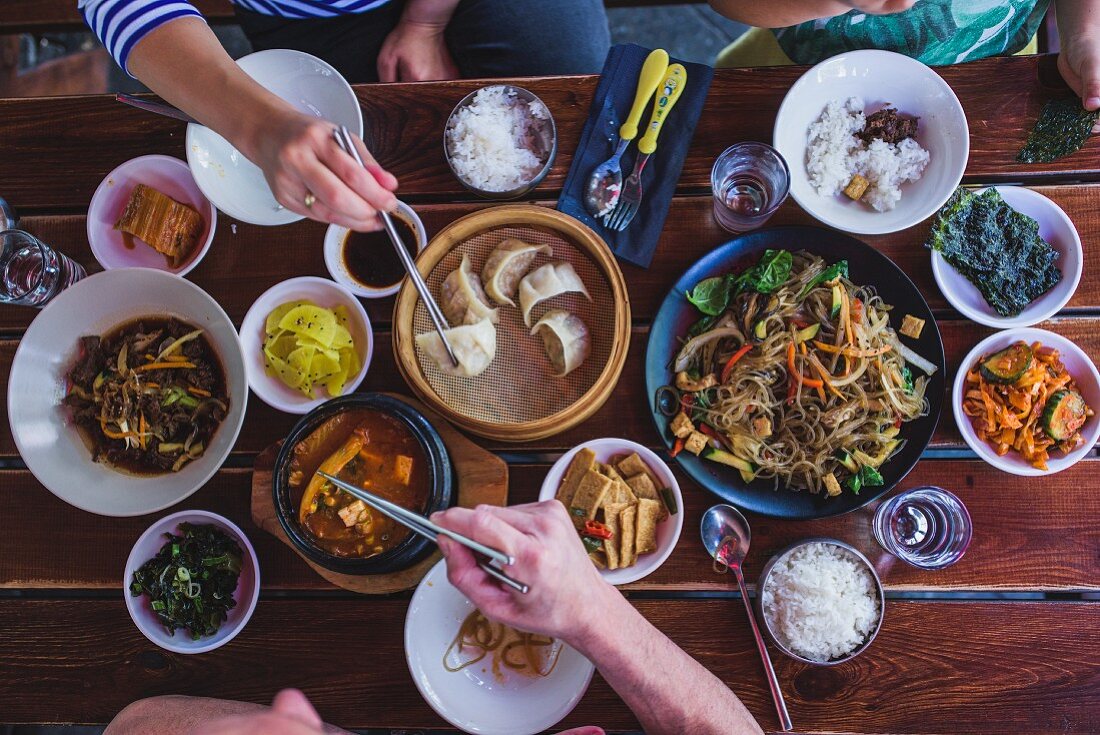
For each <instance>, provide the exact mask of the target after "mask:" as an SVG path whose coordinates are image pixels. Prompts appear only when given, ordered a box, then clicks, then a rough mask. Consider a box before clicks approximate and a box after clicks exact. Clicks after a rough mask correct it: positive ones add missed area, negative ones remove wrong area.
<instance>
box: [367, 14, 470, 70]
mask: <svg viewBox="0 0 1100 735" xmlns="http://www.w3.org/2000/svg"><path fill="white" fill-rule="evenodd" d="M456 7H458V0H408V2H407V3H406V4H405V9H404V11H402V13H401V20H400V21H399V22H398V24H397V27H396V28H394V29H393V30H392V31H390V34H389V35H388V36H386V40H385V41H384V42H383V43H382V49H381V50H380V51H379V53H378V79H379V81H382V82H430V81H435V80H440V79H457V78H458V77H459V70H458V66H456V65H455V62H454V59H453V58H451V52H450V50H449V49H448V48H447V41H446V38H445V36H444V32H445V31H446V30H447V24H448V23H450V22H451V16H453V15H454V12H455V8H456Z"/></svg>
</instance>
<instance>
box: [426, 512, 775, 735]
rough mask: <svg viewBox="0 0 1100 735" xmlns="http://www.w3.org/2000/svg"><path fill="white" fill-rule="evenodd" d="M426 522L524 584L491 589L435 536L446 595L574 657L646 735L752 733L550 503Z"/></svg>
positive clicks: (732, 702)
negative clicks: (492, 556)
mask: <svg viewBox="0 0 1100 735" xmlns="http://www.w3.org/2000/svg"><path fill="white" fill-rule="evenodd" d="M432 520H434V521H436V522H437V523H439V524H440V525H442V526H445V527H447V528H449V529H451V530H454V531H457V532H459V533H463V534H465V535H467V536H470V537H472V538H474V539H476V540H478V541H481V542H482V543H485V544H488V545H490V546H494V547H496V548H498V549H501V550H503V551H505V552H506V553H508V554H511V555H512V556H514V557H515V558H516V563H515V564H514V565H512V566H509V567H507V568H506V570H507V571H508V573H509V574H510V575H512V576H513V577H515V578H516V579H519V580H520V581H522V582H526V583H527V584H529V585H530V587H531V590H530V592H528V594H526V595H521V594H518V593H516V592H514V591H512V590H511V589H505V588H503V587H501V586H500V585H498V584H497V583H496V582H495V581H493V580H492V579H491V578H490V577H489V576H488V575H487V574H485V572H483V571H482V570H481V569H479V568H478V567H477V564H476V562H475V560H474V557H473V555H472V554H471V553H470V551H469V550H468V549H466V548H465V547H463V546H460V545H459V544H457V543H455V542H454V541H451V540H450V539H447V538H445V537H442V536H441V537H440V538H439V548H440V550H441V551H442V552H443V555H444V556H445V557H446V558H447V576H448V579H450V581H451V583H452V584H453V585H454V586H455V587H457V588H458V589H459V590H461V591H462V593H463V594H465V595H466V596H467V597H469V598H470V600H471V601H473V603H474V604H475V605H477V607H478V608H479V609H480V610H481V611H482V612H483V613H484V614H485V615H486V616H487V617H489V618H491V619H493V620H497V621H500V622H502V623H504V624H506V625H511V626H513V627H515V628H519V629H521V630H526V631H529V632H533V633H542V634H544V635H549V636H552V637H554V638H558V639H561V640H563V641H565V642H566V643H568V644H569V645H571V646H573V647H574V648H576V649H577V650H578V651H580V652H581V653H582V654H584V655H585V656H586V657H587V658H588V659H589V660H590V661H592V662H593V663H594V664H595V665H596V667H597V668H598V669H599V670H600V674H602V675H603V677H604V679H606V680H607V682H608V683H609V684H610V685H611V686H612V687H613V688H614V689H615V691H616V692H618V694H619V696H620V697H622V698H623V701H624V702H626V704H627V706H628V707H630V709H631V710H632V711H633V712H634V714H635V715H636V716H637V717H638V720H639V721H640V722H641V723H642V727H643V729H644V730H645V731H646V732H647V733H649V735H660V734H661V733H669V734H670V735H671V734H673V733H675V734H677V735H678V734H679V733H685V732H690V733H697V734H698V735H748V734H749V733H752V734H753V735H759V734H760V733H761V732H762V731H761V729H760V726H759V725H757V724H756V721H755V720H754V719H753V717H752V715H751V714H749V712H748V710H746V709H745V706H744V705H743V704H741V701H740V700H739V699H738V698H737V696H736V695H735V694H734V693H733V692H732V691H730V690H729V689H728V688H727V687H726V686H725V684H723V683H722V682H721V681H719V680H718V678H717V677H715V676H714V675H713V674H711V673H710V672H709V671H707V670H706V669H705V668H704V667H703V666H702V665H700V664H699V663H698V662H697V661H695V660H694V659H692V658H691V657H690V656H689V655H687V654H686V653H685V652H684V651H683V650H681V649H680V648H678V647H677V646H676V644H675V643H673V642H672V641H670V640H669V639H668V638H667V637H666V636H665V635H664V634H663V633H661V632H660V631H659V630H657V629H656V628H654V627H653V625H651V624H650V623H649V621H647V620H646V619H645V618H644V617H643V616H642V615H640V614H639V613H638V611H637V610H635V609H634V607H633V606H632V605H631V604H630V603H629V602H627V600H626V598H624V597H623V596H622V595H621V594H620V593H619V591H618V590H617V589H615V588H614V587H612V586H611V585H609V584H607V583H606V582H604V581H603V578H602V577H600V574H599V572H598V571H596V568H595V567H594V566H593V564H592V562H591V561H590V560H589V559H588V556H587V555H586V554H585V553H584V547H583V546H582V545H581V543H580V541H579V540H578V538H577V532H576V530H575V529H574V528H573V523H572V521H571V520H570V519H569V515H568V514H567V513H566V511H565V507H564V506H563V505H562V504H561V503H559V502H558V501H556V500H550V501H546V502H543V503H536V504H533V505H519V506H513V507H510V508H497V507H493V506H479V507H478V508H477V509H476V510H469V509H467V508H452V509H450V510H448V511H445V512H443V513H437V514H435V515H433V516H432ZM593 610H599V611H600V614H599V615H593V614H592V611H593Z"/></svg>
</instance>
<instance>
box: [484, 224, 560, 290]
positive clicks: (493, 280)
mask: <svg viewBox="0 0 1100 735" xmlns="http://www.w3.org/2000/svg"><path fill="white" fill-rule="evenodd" d="M552 252H554V251H553V249H552V248H551V247H550V246H549V245H529V244H527V243H525V242H524V241H523V240H517V239H515V238H508V239H507V240H504V241H503V242H501V243H500V245H497V246H496V248H494V249H493V252H491V253H489V257H488V258H486V259H485V265H484V267H482V269H481V280H482V282H483V283H484V284H485V291H486V293H488V294H489V298H491V299H492V300H493V301H495V302H497V303H498V304H508V306H515V305H516V302H515V301H513V300H512V299H513V298H515V295H516V289H517V288H518V287H519V279H521V278H523V276H524V274H525V273H527V271H528V270H530V268H531V264H532V263H534V262H535V258H537V257H538V255H539V253H542V254H543V255H550V253H552Z"/></svg>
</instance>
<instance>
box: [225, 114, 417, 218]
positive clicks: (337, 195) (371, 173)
mask: <svg viewBox="0 0 1100 735" xmlns="http://www.w3.org/2000/svg"><path fill="white" fill-rule="evenodd" d="M332 131H333V125H332V124H331V123H328V122H325V121H324V120H319V119H318V118H316V117H312V116H310V115H306V114H304V113H301V112H298V111H297V110H292V109H289V108H288V109H286V110H281V111H279V112H277V113H274V114H272V115H269V116H267V118H266V119H265V120H264V123H263V125H262V126H261V127H260V129H258V130H257V131H256V134H255V135H254V136H252V139H253V141H254V142H253V143H252V144H250V145H248V146H247V148H242V152H244V153H245V155H246V156H248V158H250V159H251V160H252V161H253V162H255V163H256V165H257V166H259V167H260V168H261V169H262V170H263V172H264V176H265V177H266V178H267V183H268V186H270V187H271V191H272V193H273V194H274V195H275V199H276V201H278V202H279V204H281V205H283V206H284V207H286V208H287V209H289V210H290V211H292V212H296V213H298V214H301V215H304V216H306V217H309V218H310V219H315V220H318V221H320V222H329V223H334V224H337V225H343V226H344V227H349V228H351V229H353V230H358V231H364V232H365V231H370V230H377V229H381V227H382V223H381V221H380V219H379V218H378V212H379V211H382V210H385V211H392V210H393V208H394V207H395V206H396V205H397V198H396V197H395V196H394V194H393V192H394V190H395V189H396V188H397V179H395V178H394V176H393V174H391V173H389V172H388V171H386V170H385V169H383V168H382V167H381V166H379V165H378V162H377V161H376V160H375V159H374V156H372V155H371V154H370V152H369V151H367V147H366V146H365V145H364V144H363V141H361V140H360V139H359V138H358V137H355V138H354V140H355V143H356V146H357V147H358V148H359V155H360V156H362V158H363V161H364V163H366V168H364V167H362V166H360V165H359V164H358V163H356V161H355V159H354V158H352V157H351V156H350V155H348V154H347V153H344V151H343V150H341V149H340V146H339V145H337V143H336V139H335V138H334V137H333V135H332ZM307 203H309V205H310V206H306V205H307Z"/></svg>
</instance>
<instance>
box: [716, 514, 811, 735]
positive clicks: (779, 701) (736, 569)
mask: <svg viewBox="0 0 1100 735" xmlns="http://www.w3.org/2000/svg"><path fill="white" fill-rule="evenodd" d="M699 531H700V533H701V534H702V536H703V546H705V547H706V549H707V553H708V554H710V555H711V556H712V557H714V558H715V559H717V560H718V561H719V562H720V563H722V564H725V565H726V566H728V567H729V569H730V571H731V572H733V575H734V576H735V577H737V586H738V587H739V588H740V589H741V601H742V602H744V603H745V612H746V613H748V616H749V625H750V626H751V627H752V635H753V638H755V639H756V648H757V650H759V651H760V659H761V660H762V661H763V663H764V673H765V674H767V676H768V687H769V688H770V689H771V692H772V700H774V701H775V711H776V713H778V715H779V725H780V727H782V729H783V731H784V732H788V731H790V730H792V729H793V728H794V726H793V725H792V724H791V716H790V715H789V714H787V703H786V702H784V701H783V692H782V690H780V688H779V680H778V679H777V678H776V677H775V669H773V668H772V660H771V658H769V656H768V649H767V648H766V647H765V646H764V638H763V637H761V635H760V628H759V627H758V626H757V624H756V616H755V615H754V614H753V611H752V604H751V603H750V602H749V593H748V590H746V589H745V575H744V573H742V571H741V564H742V563H743V562H744V561H745V556H746V555H747V554H748V553H749V541H750V539H751V532H750V531H749V522H748V521H747V520H745V516H743V515H741V512H740V511H738V510H737V509H736V508H734V507H733V506H732V505H716V506H714V507H712V508H711V509H710V510H708V511H707V512H706V513H704V514H703V522H702V523H701V524H700V527H699ZM756 594H760V590H757V591H756Z"/></svg>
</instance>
